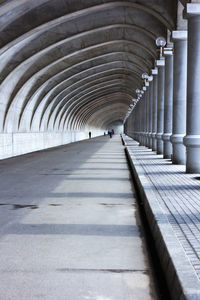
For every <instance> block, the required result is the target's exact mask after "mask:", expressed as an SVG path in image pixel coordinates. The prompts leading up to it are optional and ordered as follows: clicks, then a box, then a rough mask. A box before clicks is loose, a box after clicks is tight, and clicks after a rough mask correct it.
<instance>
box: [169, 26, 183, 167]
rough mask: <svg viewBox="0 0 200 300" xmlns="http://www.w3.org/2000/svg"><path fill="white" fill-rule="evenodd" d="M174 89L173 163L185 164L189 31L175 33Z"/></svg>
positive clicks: (173, 34) (173, 33)
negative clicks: (184, 142) (184, 143)
mask: <svg viewBox="0 0 200 300" xmlns="http://www.w3.org/2000/svg"><path fill="white" fill-rule="evenodd" d="M172 39H173V42H174V72H173V73H174V87H173V123H172V135H171V138H170V140H171V142H172V162H173V163H174V164H185V146H184V145H183V137H184V135H185V132H186V84H187V31H173V32H172Z"/></svg>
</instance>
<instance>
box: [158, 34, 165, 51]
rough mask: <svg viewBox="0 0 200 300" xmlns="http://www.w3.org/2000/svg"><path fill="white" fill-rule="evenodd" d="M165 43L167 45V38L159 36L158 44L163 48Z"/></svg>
mask: <svg viewBox="0 0 200 300" xmlns="http://www.w3.org/2000/svg"><path fill="white" fill-rule="evenodd" d="M165 45H166V39H165V38H164V37H163V36H159V37H158V38H157V39H156V46H157V47H162V48H163V47H165Z"/></svg>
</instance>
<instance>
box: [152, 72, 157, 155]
mask: <svg viewBox="0 0 200 300" xmlns="http://www.w3.org/2000/svg"><path fill="white" fill-rule="evenodd" d="M152 75H153V89H152V92H153V109H152V150H153V151H156V149H157V139H156V132H157V96H158V70H157V68H156V69H153V70H152Z"/></svg>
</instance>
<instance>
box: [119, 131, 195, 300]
mask: <svg viewBox="0 0 200 300" xmlns="http://www.w3.org/2000/svg"><path fill="white" fill-rule="evenodd" d="M124 141H125V144H126V145H127V153H128V157H129V160H130V163H131V166H132V170H133V173H134V177H135V180H136V183H137V187H138V189H139V193H140V196H141V199H142V200H143V206H144V209H145V212H146V216H147V219H148V223H149V226H150V229H151V232H152V235H153V237H154V241H155V243H156V248H157V251H158V254H159V257H160V262H161V264H162V267H163V270H164V272H165V275H166V282H167V283H168V286H169V290H170V293H171V296H172V299H174V300H179V299H181V300H183V299H187V300H191V299H196V300H199V299H200V280H199V278H200V268H199V266H200V262H199V249H200V248H199V247H200V243H199V219H198V215H199V214H198V211H199V198H200V193H199V181H198V178H199V177H194V176H192V175H189V174H185V173H184V166H179V165H172V164H171V162H170V161H169V160H163V158H162V155H156V154H155V153H153V152H152V151H150V150H148V149H146V148H145V147H139V145H138V143H137V142H135V141H134V140H132V139H130V138H128V137H124Z"/></svg>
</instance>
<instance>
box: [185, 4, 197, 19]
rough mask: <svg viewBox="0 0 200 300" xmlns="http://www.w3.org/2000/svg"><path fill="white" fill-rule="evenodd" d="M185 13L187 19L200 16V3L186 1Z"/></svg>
mask: <svg viewBox="0 0 200 300" xmlns="http://www.w3.org/2000/svg"><path fill="white" fill-rule="evenodd" d="M183 15H184V18H185V19H188V18H190V17H197V16H200V3H186V6H185V9H184V13H183Z"/></svg>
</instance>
